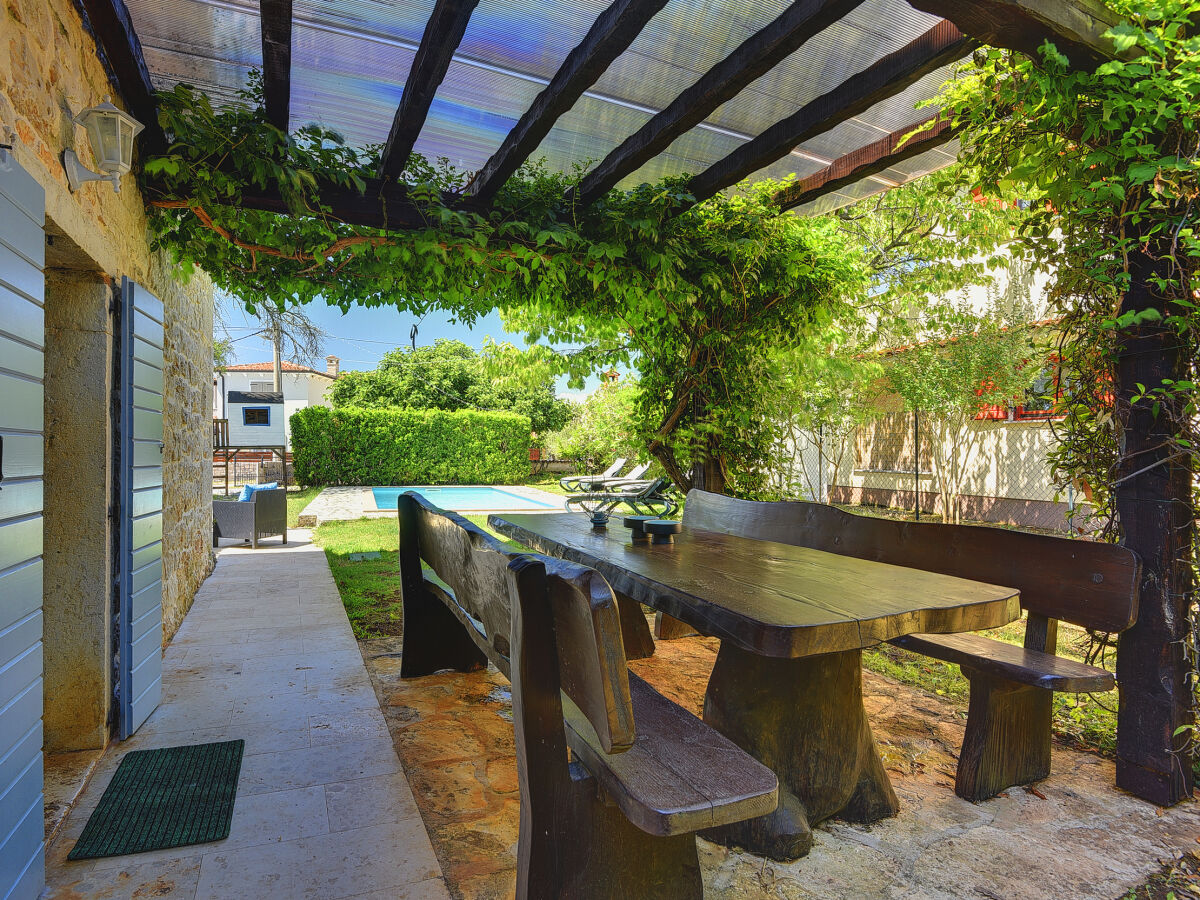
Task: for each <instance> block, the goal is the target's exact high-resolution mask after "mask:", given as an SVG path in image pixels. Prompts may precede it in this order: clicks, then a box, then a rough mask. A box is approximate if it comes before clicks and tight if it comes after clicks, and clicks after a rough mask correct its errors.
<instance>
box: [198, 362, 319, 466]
mask: <svg viewBox="0 0 1200 900" xmlns="http://www.w3.org/2000/svg"><path fill="white" fill-rule="evenodd" d="M325 362H326V368H325V371H324V372H322V371H320V370H318V369H310V368H309V367H308V366H301V365H297V364H296V363H291V362H284V363H282V364H281V369H282V374H283V385H282V388H283V389H282V390H281V391H279V392H278V393H279V394H281V395H282V401H281V402H282V405H281V406H280V405H276V404H275V403H272V404H266V405H268V406H270V410H269V412H268V413H267V415H268V416H269V417H270V418H271V420H272V421H271V424H270V425H263V424H256V425H247V423H245V422H243V421H242V419H243V417H244V416H245V415H246V413H245V410H244V407H245V406H246V405H245V404H244V403H243V404H235V403H232V402H231V397H230V395H231V394H234V393H238V394H269V393H275V375H274V366H273V364H272V363H270V362H261V363H245V364H243V365H237V366H226V367H225V370H224V371H215V372H213V418H214V419H228V420H229V443H230V444H231V445H234V446H255V447H257V446H267V445H275V446H277V445H278V444H279V443H280V442H279V441H278V438H277V434H276V427H277V426H278V425H279V424H282V427H283V432H282V433H283V438H284V441H283V442H284V443H286V445H287V448H288V449H289V450H291V449H292V445H291V436H292V435H291V422H290V420H291V417H292V413H294V412H295V411H296V410H298V409H305V408H306V407H309V406H329V405H330V403H329V401H328V400H327V399H326V393H327V392H328V390H329V387H330V385H332V384H333V382H334V380H335V379H336V378H337V377H338V371H339V363H340V360H339V359H338V358H337V357H336V356H327V357H325ZM251 405H253V404H251ZM260 405H264V404H260ZM235 407H236V408H235ZM250 415H251V417H252V418H255V417H257V418H258V419H261V418H262V414H261V413H250ZM235 418H236V420H237V421H236V422H235V421H234V420H235ZM235 430H236V431H237V433H238V438H239V441H241V440H248V439H252V438H253V439H254V440H253V441H252V442H251V443H248V444H241V443H239V442H238V441H234V439H233V438H234V432H235ZM268 438H270V440H267V439H268Z"/></svg>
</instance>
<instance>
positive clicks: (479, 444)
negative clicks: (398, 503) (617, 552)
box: [291, 406, 530, 485]
mask: <svg viewBox="0 0 1200 900" xmlns="http://www.w3.org/2000/svg"><path fill="white" fill-rule="evenodd" d="M291 424H292V463H293V466H294V467H295V473H296V480H297V481H298V482H300V483H301V484H303V485H326V484H365V485H390V484H396V485H402V484H513V483H516V482H520V481H523V480H525V479H526V478H527V477H528V476H529V440H530V439H529V417H528V416H520V415H517V414H516V413H509V412H475V411H474V410H456V411H454V412H446V411H443V410H437V409H356V408H353V407H349V408H342V409H329V408H328V407H324V406H310V407H308V408H306V409H301V410H298V411H296V412H295V413H293V414H292V419H291Z"/></svg>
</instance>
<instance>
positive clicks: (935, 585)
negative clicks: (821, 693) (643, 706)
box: [488, 513, 1021, 657]
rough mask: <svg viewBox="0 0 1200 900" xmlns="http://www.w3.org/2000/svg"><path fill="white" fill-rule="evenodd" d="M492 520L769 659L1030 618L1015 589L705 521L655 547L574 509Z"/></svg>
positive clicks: (617, 524)
mask: <svg viewBox="0 0 1200 900" xmlns="http://www.w3.org/2000/svg"><path fill="white" fill-rule="evenodd" d="M488 521H489V522H490V523H491V525H492V527H493V528H495V529H496V530H497V531H499V532H501V533H502V534H505V535H507V536H508V537H510V538H512V539H513V540H515V541H519V542H520V543H522V544H525V545H526V546H527V547H531V548H533V549H534V550H537V551H538V552H540V553H544V554H546V555H547V556H555V557H559V558H562V559H569V560H572V561H574V562H579V563H582V564H584V565H587V566H591V567H592V568H594V569H597V570H598V571H599V572H600V573H601V574H603V575H604V577H605V578H606V579H608V582H609V583H610V584H611V585H612V587H613V589H614V590H616V591H617V592H618V593H622V594H625V595H627V596H629V597H632V598H633V599H634V600H637V601H639V602H641V603H645V604H646V605H647V606H650V607H653V608H654V609H657V610H661V611H662V612H664V613H667V614H668V615H671V616H674V617H676V618H677V619H681V620H682V621H684V622H687V623H688V624H689V625H691V626H692V627H693V628H695V629H696V630H697V631H699V632H701V633H702V634H708V635H713V636H715V637H719V638H721V639H722V640H726V641H732V642H734V643H735V644H737V645H738V646H740V647H742V648H743V649H745V650H748V651H751V652H754V653H758V654H761V655H764V656H774V657H801V656H812V655H814V654H818V653H833V652H837V651H842V650H856V649H860V648H863V647H870V646H873V645H875V644H878V643H880V642H881V641H886V640H889V639H891V638H894V637H898V636H900V635H902V634H912V633H914V632H930V633H950V632H958V631H976V630H979V629H982V628H995V627H998V626H1000V625H1004V624H1006V623H1008V622H1011V621H1013V620H1014V619H1016V618H1017V617H1018V616H1019V615H1020V614H1021V608H1020V604H1019V592H1018V591H1017V590H1016V589H1015V588H1007V587H999V586H997V585H992V584H984V583H982V582H977V581H969V580H967V579H964V578H954V577H951V576H948V575H938V574H935V573H932V572H924V571H921V570H919V569H908V568H904V567H902V566H893V565H888V564H886V563H878V562H872V561H870V560H864V559H856V558H853V557H847V556H839V555H837V554H834V553H826V552H824V551H821V550H809V549H807V548H805V547H794V546H790V545H788V544H776V543H774V542H771V541H760V540H754V539H751V538H742V537H736V536H733V535H727V534H718V533H716V532H711V531H702V530H700V529H697V528H685V529H684V530H683V533H682V534H679V535H676V537H675V542H674V543H673V544H651V543H649V542H644V541H638V542H637V543H634V542H633V541H632V539H631V536H630V532H629V530H628V529H626V528H623V527H622V526H621V521H620V519H619V518H613V519H612V520H611V522H610V523H609V527H608V528H607V529H594V528H592V526H591V524H590V523H589V521H588V519H587V518H586V517H585V516H582V515H579V514H572V513H560V514H555V515H516V514H504V515H492V516H490V517H489V519H488Z"/></svg>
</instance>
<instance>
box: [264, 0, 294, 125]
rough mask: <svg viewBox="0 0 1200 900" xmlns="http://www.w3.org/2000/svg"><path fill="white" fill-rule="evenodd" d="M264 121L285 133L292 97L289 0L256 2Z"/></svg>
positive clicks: (290, 11)
mask: <svg viewBox="0 0 1200 900" xmlns="http://www.w3.org/2000/svg"><path fill="white" fill-rule="evenodd" d="M258 10H259V19H260V22H261V25H260V30H261V32H262V60H263V100H264V104H265V106H266V110H267V120H268V121H269V122H270V123H271V124H272V125H274V126H275V127H276V128H278V129H279V130H280V131H283V132H286V131H287V130H288V124H289V122H290V116H289V109H290V105H291V95H292V0H259V4H258Z"/></svg>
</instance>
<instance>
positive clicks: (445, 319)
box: [215, 294, 599, 396]
mask: <svg viewBox="0 0 1200 900" xmlns="http://www.w3.org/2000/svg"><path fill="white" fill-rule="evenodd" d="M217 302H218V304H220V306H221V310H222V314H223V316H224V319H225V323H226V326H227V328H228V330H229V336H230V338H231V339H232V340H233V355H232V358H231V359H230V364H231V365H232V364H238V363H255V362H269V361H270V359H271V347H270V345H269V344H268V343H267V342H266V341H264V340H263V339H262V338H260V337H257V336H254V332H255V331H256V330H257V329H258V326H257V325H256V322H255V319H254V317H253V316H251V315H250V314H249V313H247V312H246V311H245V309H244V308H243V307H242V305H241V303H240V302H239V301H238V300H237V299H236V298H234V297H232V296H230V295H228V294H218V297H217ZM305 312H307V313H308V316H309V318H310V319H312V320H313V321H314V322H316V323H317V325H319V326H320V327H321V328H322V329H324V331H325V332H326V333H327V335H328V337H327V339H326V342H325V350H324V353H323V355H326V356H327V355H330V354H332V355H333V356H336V357H338V358H339V359H340V360H341V368H342V371H343V372H345V371H348V370H351V369H374V368H375V367H376V365H378V364H379V360H380V358H381V357H382V356H383V354H384V353H386V352H387V351H388V350H391V349H393V348H395V347H411V346H412V343H411V341H410V339H409V335H410V333H411V331H412V326H413V325H416V326H417V338H416V341H417V346H418V347H423V346H427V345H430V344H432V343H433V342H434V341H436V340H437V339H438V338H450V339H454V340H459V341H462V342H463V343H464V344H467V345H469V346H471V347H474V348H476V349H478V348H480V347H482V346H483V342H484V339H485V338H489V337H490V338H491V339H492V340H493V341H496V342H497V343H500V342H503V341H508V342H510V343H513V344H516V345H517V346H524V343H525V342H524V340H523V338H522V337H521V335H519V334H512V333H509V332H507V331H505V330H504V326H503V325H502V324H501V323H500V315H499V313H496V312H491V313H488V315H486V316H485V317H483V318H482V319H479V320H478V321H476V322H475V324H474V326H472V327H469V328H468V327H467V326H466V325H463V324H461V323H454V322H451V321H450V317H449V316H448V315H447V314H445V313H441V312H439V311H434V312H431V313H429V314H428V315H426V316H425V317H424V319H421V320H418V317H417V316H415V315H413V314H412V313H408V312H400V311H399V310H397V309H395V308H394V307H375V308H367V307H356V308H354V309H352V310H350V312H348V313H346V314H344V315H343V313H342V311H341V310H340V309H338V308H337V307H335V306H326V305H325V304H323V303H310V304H308V306H307V307H306V309H305ZM215 330H216V332H217V336H218V337H220V336H221V335H220V333H219V329H215ZM324 367H325V366H324V363H323V362H322V363H320V364H319V365H318V366H317V368H319V369H323V368H324ZM598 384H599V379H598V378H595V377H592V378H589V379H588V381H587V385H586V386H585V389H584V390H583V391H582V392H578V391H573V390H570V389H569V388H568V387H567V385H566V379H565V378H564V379H560V382H559V384H558V390H559V394H560V396H578V395H579V394H581V393H583V394H587V393H591V392H592V390H594V389H595V387H596V386H597V385H598Z"/></svg>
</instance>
